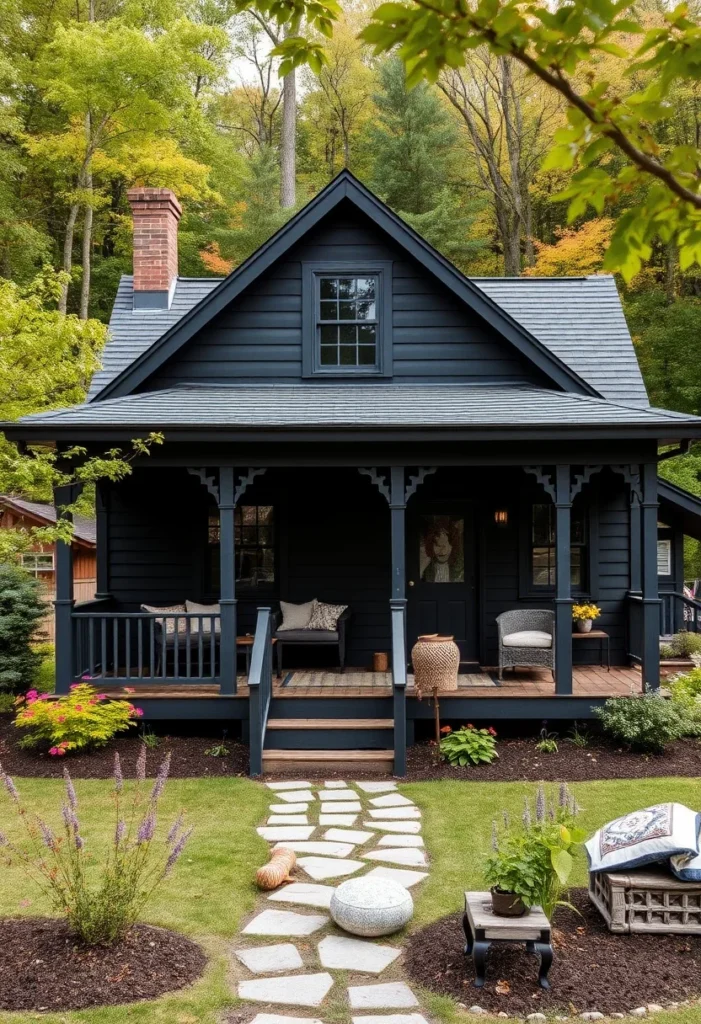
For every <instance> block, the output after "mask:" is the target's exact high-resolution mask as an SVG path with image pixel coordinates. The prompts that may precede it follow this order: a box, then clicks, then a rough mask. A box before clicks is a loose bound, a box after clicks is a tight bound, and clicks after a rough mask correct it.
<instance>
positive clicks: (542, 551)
mask: <svg viewBox="0 0 701 1024" xmlns="http://www.w3.org/2000/svg"><path fill="white" fill-rule="evenodd" d="M554 556H555V550H554V548H550V547H547V548H533V561H532V570H533V585H534V586H536V587H549V586H551V585H552V584H554V583H555V567H554V562H555V557H554ZM551 577H552V578H551Z"/></svg>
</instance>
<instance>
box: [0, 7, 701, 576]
mask: <svg viewBox="0 0 701 1024" xmlns="http://www.w3.org/2000/svg"><path fill="white" fill-rule="evenodd" d="M244 7H245V4H242V3H241V2H240V0H0V419H14V418H16V417H17V416H19V415H22V414H24V413H28V412H32V411H36V410H39V409H42V408H50V407H56V406H59V405H66V404H71V403H73V402H76V401H80V400H82V398H83V397H84V394H85V390H86V387H87V384H88V382H89V378H90V376H91V374H92V372H93V371H94V369H95V367H96V366H97V364H98V362H99V352H100V348H101V346H102V344H103V343H104V339H105V334H106V331H105V327H104V325H105V324H106V323H107V321H108V319H109V314H110V310H111V307H112V303H113V300H114V296H115V293H116V289H117V285H118V282H119V278H120V275H121V274H124V273H130V272H131V218H130V214H129V208H128V203H127V199H126V193H127V189H128V188H130V187H131V186H133V185H136V184H143V185H152V186H165V187H168V188H171V189H173V191H174V192H175V193H176V194H177V195H178V197H179V199H180V200H181V202H182V205H183V208H184V215H183V219H182V221H181V225H180V235H179V245H180V273H181V275H184V276H194V277H204V276H210V275H214V276H221V275H223V274H226V273H227V272H228V271H230V270H231V269H233V268H234V267H236V266H237V265H238V264H239V263H241V262H242V261H243V260H244V259H245V258H246V257H247V256H248V255H249V254H250V253H251V252H253V251H254V250H255V249H256V248H257V247H258V246H259V245H260V244H261V243H262V242H264V241H265V239H266V238H268V237H269V235H270V234H272V233H273V232H274V231H275V230H276V229H277V228H279V227H280V226H281V225H282V224H283V223H284V222H285V220H286V219H288V218H289V217H290V216H291V215H292V214H293V213H294V212H295V210H297V209H299V208H300V207H301V206H302V205H304V203H306V202H307V201H308V200H309V199H310V198H312V197H313V196H314V195H315V194H316V193H317V192H318V191H319V190H320V189H321V188H323V187H324V185H325V184H326V183H327V182H328V181H329V180H330V179H331V178H333V176H334V175H335V174H336V173H338V171H339V170H341V169H342V168H343V167H348V168H349V169H350V170H351V171H352V172H353V173H354V174H356V175H357V176H358V177H359V178H360V179H361V180H362V181H363V182H365V183H366V184H367V185H368V186H369V187H370V188H372V189H373V191H375V192H376V193H377V194H378V195H379V196H380V197H381V198H382V199H383V200H384V201H385V202H387V203H388V204H389V205H390V206H391V207H392V208H393V209H394V210H395V211H396V212H397V213H399V214H400V216H402V217H403V218H404V219H405V220H407V221H408V222H409V223H410V224H411V225H412V226H413V227H414V228H415V229H416V230H417V231H419V232H420V233H421V234H422V235H423V236H424V237H425V238H426V239H427V240H428V241H429V242H430V243H431V244H433V245H434V246H435V247H436V248H437V249H439V250H440V251H441V252H443V253H444V254H445V255H446V256H447V257H448V258H449V259H450V260H452V261H453V262H454V263H455V264H456V265H457V266H458V267H459V268H460V269H461V270H462V271H463V272H464V273H466V274H467V275H469V276H475V277H479V276H491V275H509V276H518V275H521V274H523V275H532V274H535V275H542V276H570V275H581V274H591V273H598V272H601V271H602V269H603V266H604V257H605V253H606V250H607V247H608V245H609V242H610V239H611V234H612V230H613V227H614V224H615V222H616V220H617V219H619V218H621V216H622V215H623V214H624V213H625V208H626V207H630V206H631V205H632V206H634V205H635V201H636V196H635V195H630V194H628V195H627V196H626V197H625V204H624V203H623V201H622V200H621V202H620V204H618V205H617V202H616V201H613V202H609V203H608V204H607V206H606V208H605V210H603V212H597V211H596V210H595V209H594V208H593V207H590V208H589V209H588V210H586V211H585V210H583V211H582V212H581V213H580V214H579V215H578V216H576V217H574V218H572V217H571V208H570V220H569V221H568V204H567V202H566V201H563V200H562V199H558V196H560V194H561V193H562V192H563V190H564V189H565V188H567V186H568V184H569V183H570V173H569V171H568V170H567V169H566V168H563V167H562V166H558V164H557V161H552V160H551V161H548V162H546V163H545V166H544V161H545V158H546V156H547V154H548V153H549V152H551V150H552V149H553V147H554V145H555V144H556V141H557V139H556V133H558V132H560V133H561V132H562V131H563V129H564V128H566V125H567V116H566V115H567V109H566V105H565V101H564V99H563V98H562V96H561V95H559V94H558V92H557V91H553V90H552V89H549V88H548V87H547V85H545V84H544V83H543V82H542V81H540V80H539V79H538V78H536V77H533V76H532V75H530V74H529V73H528V71H527V70H526V69H525V68H524V67H523V66H522V65H521V64H519V63H517V62H516V61H513V60H512V59H511V58H509V57H507V56H499V55H495V54H494V53H493V52H492V51H491V50H489V49H488V48H487V47H476V48H474V49H471V50H469V51H468V52H467V54H466V59H465V62H464V65H463V66H461V67H459V68H458V69H452V70H451V69H446V70H444V71H442V72H441V74H440V75H439V76H438V77H437V80H436V81H435V82H431V83H426V82H420V83H419V84H418V85H416V86H415V87H414V88H413V89H408V88H407V85H406V79H405V71H404V66H403V64H402V63H401V61H400V60H399V59H398V58H397V56H394V55H392V54H389V55H387V54H380V55H377V54H376V53H375V52H374V51H373V48H372V47H371V46H370V45H368V44H366V43H364V42H362V41H361V40H360V39H359V33H360V32H361V31H362V30H363V29H366V27H367V25H368V23H369V21H370V20H371V18H372V16H373V5H372V4H371V3H370V2H368V0H346V2H345V3H344V4H343V5H342V8H341V10H340V13H339V17H338V19H337V21H336V22H335V24H334V26H333V34H332V36H331V38H329V39H322V37H319V39H318V41H319V42H323V47H324V52H325V56H326V62H325V63H324V64H323V65H322V64H320V63H319V62H318V60H316V59H315V58H314V56H313V55H312V58H311V59H310V60H309V61H308V62H307V64H306V65H304V66H298V67H297V68H296V69H293V70H289V67H288V68H285V67H283V70H287V74H285V76H284V78H281V77H280V75H279V72H280V59H279V58H278V57H276V56H274V55H273V53H272V51H273V48H274V47H275V46H276V45H279V44H280V43H281V42H282V41H283V40H284V37H285V36H286V35H289V34H290V33H292V34H294V33H295V32H298V31H299V25H296V26H290V25H287V26H284V25H283V26H282V27H281V26H279V25H278V24H277V23H276V22H275V21H273V20H270V19H268V18H267V17H266V16H265V15H264V14H263V13H261V10H264V6H263V7H262V8H261V9H260V10H259V9H257V8H253V7H252V8H249V9H247V10H246V9H243V8H244ZM636 10H637V15H638V18H639V19H640V21H641V22H642V23H643V24H644V25H645V26H646V27H650V26H653V27H654V26H655V25H657V24H660V23H662V21H663V19H664V17H665V14H666V13H667V7H666V5H665V4H664V2H663V0H641V3H640V4H637V5H636ZM307 34H308V36H310V37H311V38H312V39H313V38H314V32H313V30H312V31H311V32H308V33H307ZM597 59H598V61H599V65H600V66H599V68H598V71H599V73H600V74H604V75H605V76H606V77H607V79H608V80H609V81H612V82H613V83H614V85H615V86H616V87H617V88H619V89H620V90H621V92H622V93H625V91H626V90H628V91H629V92H630V93H632V92H633V91H634V90H636V89H640V87H641V81H640V79H641V76H642V77H643V78H644V75H645V72H644V71H641V72H639V73H636V75H633V76H632V77H629V78H626V77H625V63H623V64H622V63H621V61H620V60H619V61H617V60H616V58H615V55H611V56H610V57H608V56H607V54H606V53H602V54H599V56H598V58H597ZM654 73H655V72H654V70H651V71H650V72H649V74H650V75H654ZM643 84H644V82H643ZM652 130H653V131H654V132H655V133H656V136H655V137H656V139H657V141H658V143H659V146H660V148H661V150H664V148H665V147H668V148H670V147H675V146H687V147H695V148H696V150H698V147H699V141H700V140H701V83H699V82H696V81H694V80H691V79H690V80H689V81H688V82H686V83H684V85H683V86H682V87H680V88H679V89H678V91H677V93H676V95H675V97H674V105H673V109H672V110H671V112H670V114H669V116H665V117H664V118H663V119H661V120H658V121H657V122H656V123H655V125H654V128H653V129H652ZM607 159H608V161H609V163H610V164H611V163H613V165H615V164H616V161H618V162H620V163H621V164H623V162H624V158H623V157H622V156H621V155H620V154H617V153H613V154H611V155H609V156H607ZM640 198H641V200H642V198H643V196H642V193H641V197H640ZM626 277H627V279H626V280H625V281H624V280H623V279H622V278H621V279H619V280H618V285H619V289H620V291H621V294H622V297H623V300H624V305H625V312H626V316H627V319H628V323H629V327H630V330H631V333H632V335H633V339H634V342H635V345H636V348H637V351H638V356H639V359H640V363H641V366H642V369H643V373H644V376H645V382H646V385H647V388H648V392H649V395H650V400H651V403H652V404H653V405H659V406H664V407H666V408H670V409H678V410H681V411H686V412H691V413H695V414H697V415H699V414H701V268H699V266H698V264H692V265H691V266H685V268H684V269H682V267H681V266H680V260H679V256H678V250H677V247H676V246H675V244H674V243H673V242H663V241H660V240H659V239H658V240H656V241H655V242H654V243H653V244H652V247H651V252H650V255H649V258H646V259H645V261H644V263H643V265H642V268H641V269H640V270H639V271H638V272H637V273H636V274H635V275H634V276H633V277H632V278H630V275H626ZM119 464H121V463H120V460H119V459H118V460H117V462H116V463H115V466H116V465H119ZM663 466H664V470H663V471H664V473H665V475H667V476H669V477H671V478H672V479H673V480H675V481H676V482H678V483H679V484H681V485H682V486H684V487H687V488H688V489H689V490H691V491H693V492H695V493H697V494H701V482H700V480H701V451H700V452H699V453H698V454H697V453H695V452H694V451H693V450H692V452H691V453H690V454H689V455H688V456H685V457H684V458H681V459H673V460H670V461H669V462H666V463H664V464H663ZM93 471H94V473H95V475H96V476H97V475H100V473H102V474H104V473H105V472H106V470H105V466H104V464H103V465H101V466H99V467H98V468H97V469H95V468H94V467H93ZM121 471H122V470H119V469H117V468H114V472H115V473H117V472H121ZM53 472H54V471H53V470H51V469H50V468H49V467H47V466H46V465H44V466H43V468H42V465H41V462H39V468H37V463H36V462H35V463H34V465H33V466H32V467H31V468H29V467H28V463H27V462H26V460H22V459H18V458H17V454H16V452H15V451H14V450H13V449H12V446H10V445H9V444H8V442H7V441H4V440H0V491H22V492H24V493H25V494H28V495H29V496H31V497H44V498H45V497H47V488H49V484H50V483H51V482H53V483H55V479H54V478H53V477H52V473H53ZM687 573H688V574H689V575H693V576H701V556H700V553H699V546H698V545H696V544H692V545H690V546H689V551H688V557H687Z"/></svg>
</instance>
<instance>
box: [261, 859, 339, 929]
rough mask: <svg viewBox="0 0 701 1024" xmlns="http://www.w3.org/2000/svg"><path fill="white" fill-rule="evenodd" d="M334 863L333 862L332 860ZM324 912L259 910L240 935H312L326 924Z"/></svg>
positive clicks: (326, 919)
mask: <svg viewBox="0 0 701 1024" xmlns="http://www.w3.org/2000/svg"><path fill="white" fill-rule="evenodd" d="M332 863H334V862H332ZM328 921H329V919H328V917H327V916H326V914H295V913H293V912H292V911H290V910H261V912H260V914H258V915H257V916H256V917H254V918H253V920H252V921H249V922H248V924H247V925H246V927H245V928H244V929H243V932H242V933H241V934H242V935H288V936H299V935H312V934H313V933H314V932H318V931H319V929H320V928H323V927H324V925H325V924H328Z"/></svg>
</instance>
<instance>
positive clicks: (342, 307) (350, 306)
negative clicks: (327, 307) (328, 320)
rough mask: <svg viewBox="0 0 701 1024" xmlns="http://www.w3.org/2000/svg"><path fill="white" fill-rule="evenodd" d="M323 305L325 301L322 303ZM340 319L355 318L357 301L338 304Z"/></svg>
mask: <svg viewBox="0 0 701 1024" xmlns="http://www.w3.org/2000/svg"><path fill="white" fill-rule="evenodd" d="M322 305H323V303H322ZM338 319H339V320H355V303H354V302H339V304H338Z"/></svg>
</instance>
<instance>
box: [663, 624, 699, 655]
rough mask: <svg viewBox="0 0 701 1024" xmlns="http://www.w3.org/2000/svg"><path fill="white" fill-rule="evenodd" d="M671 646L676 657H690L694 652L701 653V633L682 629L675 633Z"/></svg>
mask: <svg viewBox="0 0 701 1024" xmlns="http://www.w3.org/2000/svg"><path fill="white" fill-rule="evenodd" d="M669 646H670V647H671V649H672V654H673V656H674V657H675V658H690V657H691V655H692V654H701V633H689V632H688V630H682V632H681V633H675V634H674V636H673V637H672V639H671V640H670V643H669Z"/></svg>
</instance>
